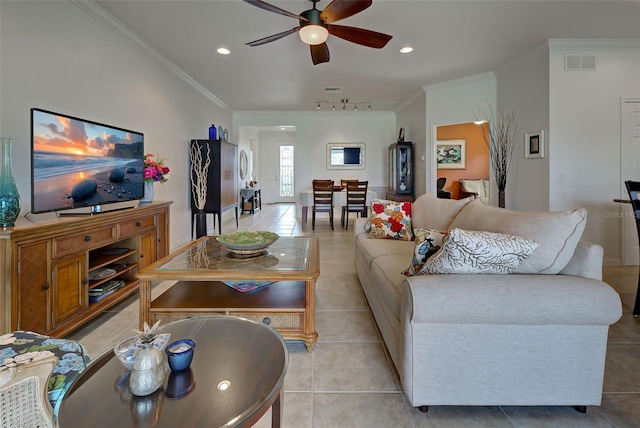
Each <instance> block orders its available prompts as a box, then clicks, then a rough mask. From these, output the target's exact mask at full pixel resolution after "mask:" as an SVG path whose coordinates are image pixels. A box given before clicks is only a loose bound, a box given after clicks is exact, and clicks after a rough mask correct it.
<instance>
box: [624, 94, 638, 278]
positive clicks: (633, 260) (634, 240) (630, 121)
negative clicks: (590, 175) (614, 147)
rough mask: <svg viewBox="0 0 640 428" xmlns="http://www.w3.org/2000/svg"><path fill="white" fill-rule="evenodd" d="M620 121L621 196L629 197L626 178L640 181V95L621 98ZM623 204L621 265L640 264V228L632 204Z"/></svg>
mask: <svg viewBox="0 0 640 428" xmlns="http://www.w3.org/2000/svg"><path fill="white" fill-rule="evenodd" d="M621 113H622V120H621V121H620V126H621V130H620V186H621V187H620V196H621V198H622V199H628V197H629V195H628V193H627V189H626V187H625V185H624V182H625V180H634V181H637V180H640V162H639V160H640V98H628V99H623V100H622V106H621ZM623 205H624V206H622V207H620V211H621V212H622V213H623V214H624V215H622V216H621V217H622V224H621V232H622V240H621V242H622V265H623V266H628V265H637V264H640V257H639V253H640V250H639V245H638V229H637V227H636V220H635V215H634V213H633V210H632V209H631V205H630V204H623Z"/></svg>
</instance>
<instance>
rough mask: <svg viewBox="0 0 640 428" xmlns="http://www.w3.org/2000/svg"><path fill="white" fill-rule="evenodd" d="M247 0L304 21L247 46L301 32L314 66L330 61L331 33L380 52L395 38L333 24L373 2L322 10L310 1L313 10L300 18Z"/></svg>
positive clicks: (347, 2) (339, 0) (350, 0)
mask: <svg viewBox="0 0 640 428" xmlns="http://www.w3.org/2000/svg"><path fill="white" fill-rule="evenodd" d="M244 1H245V2H246V3H249V4H251V5H253V6H256V7H259V8H260V9H264V10H268V11H270V12H275V13H278V14H280V15H284V16H289V17H291V18H295V19H297V20H298V21H299V22H300V25H298V26H297V27H294V28H292V29H290V30H287V31H283V32H282V33H278V34H273V35H271V36H268V37H264V38H262V39H258V40H254V41H253V42H249V43H247V45H249V46H260V45H264V44H265V43H269V42H273V41H275V40H278V39H281V38H283V37H285V36H288V35H289V34H293V33H295V32H296V31H297V32H298V33H299V35H300V38H301V39H302V41H303V42H305V43H307V44H308V45H309V47H310V48H311V60H312V61H313V64H314V65H317V64H320V63H323V62H329V48H328V47H327V44H326V43H325V41H326V40H327V37H328V36H329V34H331V35H333V36H336V37H340V38H341V39H344V40H347V41H349V42H352V43H357V44H359V45H362V46H368V47H370V48H376V49H380V48H383V47H384V46H385V45H386V44H387V42H389V40H391V37H392V36H390V35H388V34H383V33H378V32H376V31H371V30H365V29H363V28H356V27H347V26H344V25H333V24H332V23H333V22H335V21H339V20H341V19H345V18H348V17H350V16H353V15H355V14H356V13H360V12H362V11H363V10H365V9H366V8H368V7H369V6H371V3H372V2H373V0H333V1H332V2H331V3H329V5H328V6H327V7H325V8H324V10H322V11H320V10H318V9H316V3H317V2H318V1H319V0H309V1H310V2H312V3H313V8H312V9H309V10H305V11H304V12H302V13H301V14H300V15H296V14H295V13H291V12H288V11H286V10H284V9H280V8H279V7H277V6H274V5H272V4H269V3H267V2H264V1H262V0H244Z"/></svg>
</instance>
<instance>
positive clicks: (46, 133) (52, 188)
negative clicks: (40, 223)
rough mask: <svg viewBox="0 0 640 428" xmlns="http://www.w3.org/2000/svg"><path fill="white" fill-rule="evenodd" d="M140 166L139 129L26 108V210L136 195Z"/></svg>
mask: <svg viewBox="0 0 640 428" xmlns="http://www.w3.org/2000/svg"><path fill="white" fill-rule="evenodd" d="M143 170H144V135H143V134H142V133H141V132H135V131H130V130H128V129H123V128H117V127H115V126H109V125H104V124H101V123H98V122H93V121H90V120H86V119H80V118H77V117H72V116H67V115H64V114H60V113H54V112H51V111H46V110H41V109H37V108H33V109H31V212H33V213H35V214H37V213H44V212H51V211H64V210H70V209H74V208H83V207H90V208H91V210H89V212H88V213H97V212H101V211H102V205H104V204H111V203H116V202H126V201H131V200H135V199H141V198H142V197H143V194H144V180H143ZM84 213H87V212H84ZM61 214H62V213H61ZM79 214H82V213H79Z"/></svg>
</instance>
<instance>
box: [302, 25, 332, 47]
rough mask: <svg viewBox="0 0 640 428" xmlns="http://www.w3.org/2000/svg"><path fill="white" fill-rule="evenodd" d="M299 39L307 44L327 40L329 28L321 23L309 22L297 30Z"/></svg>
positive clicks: (315, 43)
mask: <svg viewBox="0 0 640 428" xmlns="http://www.w3.org/2000/svg"><path fill="white" fill-rule="evenodd" d="M298 34H300V39H301V40H302V41H303V42H305V43H306V44H308V45H320V44H322V43H324V42H326V41H327V37H329V30H327V29H326V28H325V27H323V26H322V25H316V24H309V25H305V26H304V27H302V28H300V31H298Z"/></svg>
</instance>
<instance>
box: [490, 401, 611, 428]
mask: <svg viewBox="0 0 640 428" xmlns="http://www.w3.org/2000/svg"><path fill="white" fill-rule="evenodd" d="M502 411H503V412H504V413H505V414H506V415H507V417H508V418H509V420H510V421H511V423H512V424H513V426H515V427H523V428H557V427H562V428H612V427H613V425H612V424H611V423H610V422H609V421H608V420H607V419H606V418H604V417H603V416H602V414H600V413H599V412H597V411H595V410H594V408H593V407H588V408H587V413H580V412H578V411H576V410H574V409H573V408H572V407H570V406H557V407H555V406H532V407H517V406H505V407H502Z"/></svg>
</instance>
